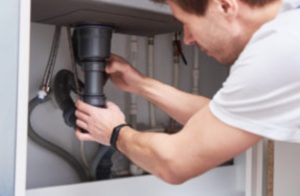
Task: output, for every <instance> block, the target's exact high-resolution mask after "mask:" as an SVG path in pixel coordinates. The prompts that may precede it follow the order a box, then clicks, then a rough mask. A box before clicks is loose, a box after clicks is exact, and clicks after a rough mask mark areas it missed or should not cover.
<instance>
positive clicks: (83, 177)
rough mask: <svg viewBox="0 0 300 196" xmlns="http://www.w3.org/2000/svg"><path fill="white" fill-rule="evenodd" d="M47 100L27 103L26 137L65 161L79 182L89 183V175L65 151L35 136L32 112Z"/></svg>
mask: <svg viewBox="0 0 300 196" xmlns="http://www.w3.org/2000/svg"><path fill="white" fill-rule="evenodd" d="M47 101H48V100H45V99H44V100H42V99H40V98H38V97H35V98H33V99H31V100H30V102H29V114H28V136H29V138H30V139H31V140H32V141H34V142H35V143H36V144H38V145H39V146H41V147H43V148H45V149H47V150H49V151H50V152H52V153H54V154H56V155H58V156H59V157H60V158H62V159H63V160H64V161H66V162H67V163H68V164H69V165H70V166H71V167H72V168H73V169H74V170H75V171H76V173H77V175H78V177H79V178H80V180H81V181H83V182H85V181H89V180H90V175H89V172H88V171H87V170H86V169H85V168H84V167H83V166H82V165H81V164H80V163H79V162H78V161H77V160H76V159H75V158H74V157H73V156H72V155H71V154H70V153H68V152H67V151H65V150H64V149H62V148H61V147H59V146H57V145H55V144H53V143H52V142H50V141H48V140H46V139H44V138H43V137H41V136H40V135H39V134H37V133H36V132H35V131H34V129H33V127H32V125H31V121H30V117H31V114H32V112H33V110H34V109H35V108H36V107H37V106H38V105H39V104H41V103H44V102H47Z"/></svg>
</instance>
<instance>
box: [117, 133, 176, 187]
mask: <svg viewBox="0 0 300 196" xmlns="http://www.w3.org/2000/svg"><path fill="white" fill-rule="evenodd" d="M117 147H118V149H119V150H120V151H121V152H122V153H123V154H125V155H126V156H127V157H128V158H129V159H130V160H132V161H133V162H134V163H136V164H137V165H139V166H140V167H142V168H143V169H145V170H146V171H148V172H150V173H152V174H154V175H155V176H157V177H159V178H161V179H163V180H164V181H166V182H168V183H172V184H178V183H180V182H181V180H180V179H179V178H177V173H176V170H177V168H176V169H174V167H173V163H174V154H176V153H175V151H174V149H175V148H174V147H173V142H172V135H168V134H164V133H151V132H138V131H136V130H134V129H132V128H130V127H124V128H123V130H122V131H121V132H120V135H119V139H118V141H117ZM176 156H177V154H176Z"/></svg>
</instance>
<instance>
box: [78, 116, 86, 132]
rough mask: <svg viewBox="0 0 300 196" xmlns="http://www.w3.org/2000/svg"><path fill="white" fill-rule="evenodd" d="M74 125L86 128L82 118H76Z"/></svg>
mask: <svg viewBox="0 0 300 196" xmlns="http://www.w3.org/2000/svg"><path fill="white" fill-rule="evenodd" d="M76 125H77V127H79V128H82V129H84V130H87V128H88V125H87V124H86V123H85V122H84V121H82V120H78V119H77V120H76Z"/></svg>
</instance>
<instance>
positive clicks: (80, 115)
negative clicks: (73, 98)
mask: <svg viewBox="0 0 300 196" xmlns="http://www.w3.org/2000/svg"><path fill="white" fill-rule="evenodd" d="M75 116H76V118H77V119H80V120H82V121H84V122H86V121H88V119H89V115H87V114H86V113H83V112H80V111H79V110H76V112H75Z"/></svg>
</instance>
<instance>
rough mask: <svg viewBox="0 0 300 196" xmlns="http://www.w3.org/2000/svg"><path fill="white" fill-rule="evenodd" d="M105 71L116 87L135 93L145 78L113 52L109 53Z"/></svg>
mask: <svg viewBox="0 0 300 196" xmlns="http://www.w3.org/2000/svg"><path fill="white" fill-rule="evenodd" d="M105 71H106V73H107V74H109V75H110V78H111V80H112V82H113V83H114V84H115V85H116V86H117V87H119V88H120V89H121V90H123V91H126V92H130V93H135V94H138V93H139V91H140V90H141V87H142V85H143V83H144V82H145V79H146V76H145V75H143V74H141V73H140V72H139V71H137V70H136V69H135V68H133V66H132V65H130V64H129V63H128V62H127V61H126V60H125V59H123V58H122V57H120V56H117V55H115V54H112V55H111V57H110V59H109V63H108V65H107V66H106V70H105Z"/></svg>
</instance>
